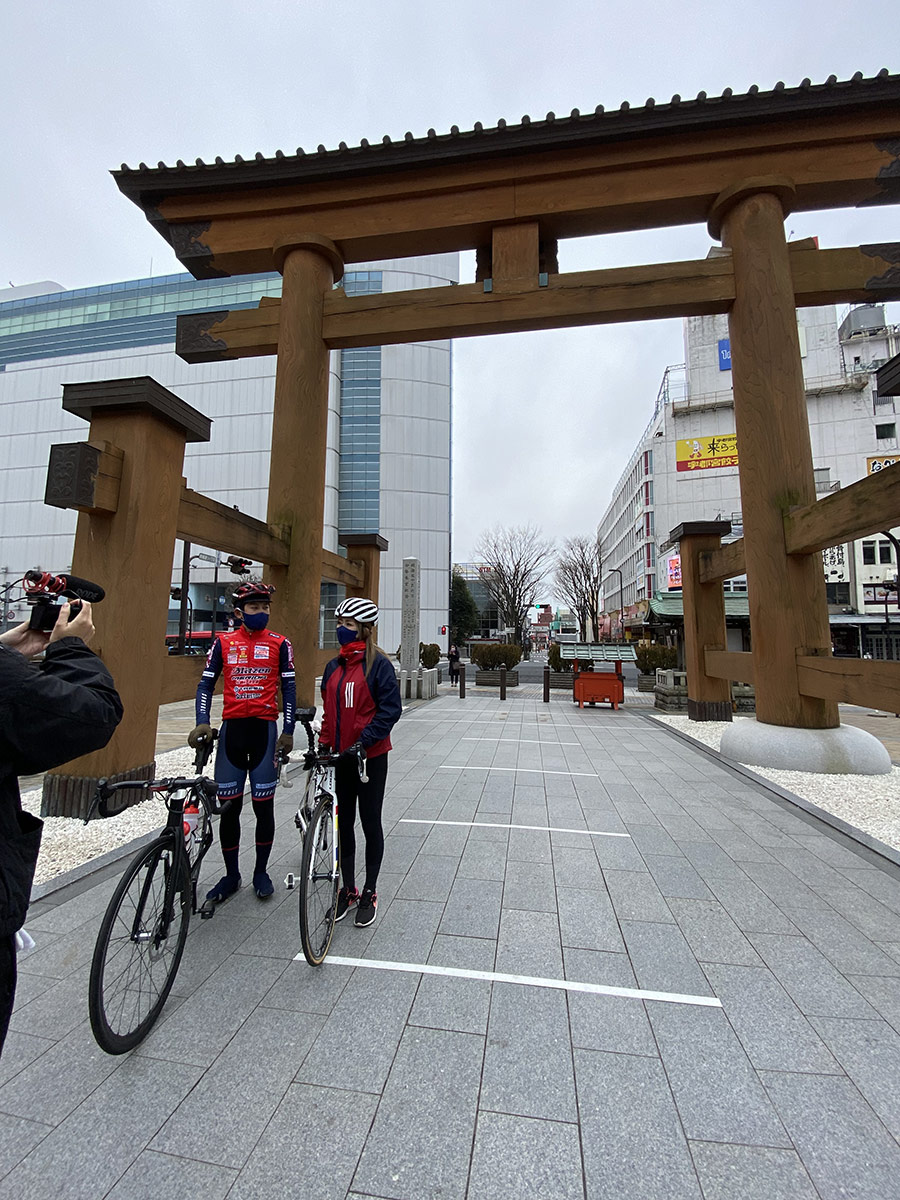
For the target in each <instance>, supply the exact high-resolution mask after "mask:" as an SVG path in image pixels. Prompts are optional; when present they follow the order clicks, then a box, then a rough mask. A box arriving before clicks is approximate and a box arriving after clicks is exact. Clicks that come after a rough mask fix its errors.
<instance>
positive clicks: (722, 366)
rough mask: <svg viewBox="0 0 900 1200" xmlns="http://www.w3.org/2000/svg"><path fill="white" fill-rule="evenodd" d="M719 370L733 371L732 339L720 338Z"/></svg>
mask: <svg viewBox="0 0 900 1200" xmlns="http://www.w3.org/2000/svg"><path fill="white" fill-rule="evenodd" d="M719 370H720V371H730V370H731V338H719Z"/></svg>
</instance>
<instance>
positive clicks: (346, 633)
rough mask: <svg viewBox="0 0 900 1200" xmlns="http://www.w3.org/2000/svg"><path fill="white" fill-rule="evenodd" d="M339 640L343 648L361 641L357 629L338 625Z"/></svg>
mask: <svg viewBox="0 0 900 1200" xmlns="http://www.w3.org/2000/svg"><path fill="white" fill-rule="evenodd" d="M337 640H338V641H339V642H340V643H341V645H342V646H349V645H350V643H351V642H358V641H359V634H358V633H357V632H356V630H355V629H348V628H347V626H346V625H338V627H337Z"/></svg>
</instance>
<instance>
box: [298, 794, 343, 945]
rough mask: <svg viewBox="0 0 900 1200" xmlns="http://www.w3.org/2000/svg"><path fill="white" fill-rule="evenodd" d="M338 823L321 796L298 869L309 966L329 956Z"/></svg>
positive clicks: (329, 803)
mask: <svg viewBox="0 0 900 1200" xmlns="http://www.w3.org/2000/svg"><path fill="white" fill-rule="evenodd" d="M338 864H339V855H338V831H337V819H336V814H335V811H334V800H333V799H332V797H331V796H327V795H326V796H322V797H321V799H320V800H319V802H318V804H317V805H316V807H315V809H314V810H313V815H312V820H311V821H310V823H309V828H308V829H307V831H306V837H305V838H304V841H303V861H302V865H301V868H300V940H301V942H302V943H303V953H304V955H305V956H306V961H307V962H308V963H309V964H310V966H313V967H318V966H319V965H320V964H321V963H322V962H323V961H324V959H325V955H326V954H327V953H328V947H329V945H330V944H331V935H332V933H333V932H334V918H335V913H336V912H337V897H338V883H339V871H338Z"/></svg>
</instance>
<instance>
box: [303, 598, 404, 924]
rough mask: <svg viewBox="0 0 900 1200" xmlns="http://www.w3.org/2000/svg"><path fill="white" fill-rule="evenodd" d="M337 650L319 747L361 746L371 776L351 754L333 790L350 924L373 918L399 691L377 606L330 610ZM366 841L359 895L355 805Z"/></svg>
mask: <svg viewBox="0 0 900 1200" xmlns="http://www.w3.org/2000/svg"><path fill="white" fill-rule="evenodd" d="M334 615H335V617H336V618H337V623H338V625H337V637H338V641H339V642H340V644H341V651H340V654H338V656H337V658H333V659H332V660H331V662H330V663H329V664H328V666H327V667H326V668H325V670H324V672H323V673H322V704H323V709H324V711H323V716H322V731H321V733H320V734H319V746H320V748H324V749H326V750H333V751H334V752H335V753H338V754H340V753H343V751H345V750H349V749H351V748H352V747H354V746H356V745H357V743H359V744H360V745H362V746H363V747H364V748H365V750H366V754H367V762H366V771H367V773H368V776H369V779H368V782H367V783H363V782H362V781H361V780H360V778H359V769H358V766H357V758H356V755H355V754H354V755H348V756H347V757H346V759H344V761H343V762H339V763H338V764H337V766H336V767H335V787H336V790H337V798H338V809H339V811H340V814H341V816H340V829H341V878H342V879H343V881H344V886H343V887H342V888H341V891H340V894H339V895H338V906H337V918H336V919H337V920H338V921H341V920H343V918H344V917H345V916H346V915H347V912H348V911H349V909H351V908H352V907H353V906H354V905H355V906H356V920H355V924H356V925H360V926H362V925H371V924H372V922H373V921H374V920H375V907H376V900H377V893H376V890H375V888H376V885H377V882H378V871H379V868H380V867H381V860H382V858H383V857H384V831H383V830H382V827H381V807H382V803H383V801H384V787H385V784H386V782H387V759H388V751H389V750H390V748H391V739H390V736H389V735H390V732H391V729H392V728H393V727H394V725H395V724H396V723H397V721H398V719H399V717H400V712H401V707H402V706H401V704H400V688H399V686H398V684H397V676H396V674H395V673H394V668H393V666H392V665H391V663H390V661H389V660H388V659H387V658H386V657H385V655H384V654H382V652H381V651H380V650H379V649H378V647H377V646H376V645H375V624H376V622H377V620H378V607H377V606H376V605H375V604H373V603H372V601H371V600H364V599H362V597H359V596H352V597H350V598H349V599H347V600H344V601H342V602H341V603H340V604H339V605H338V606H337V608H336V609H335V611H334ZM357 804H358V805H359V820H360V824H361V825H362V828H363V833H364V834H365V838H366V878H365V883H364V885H363V890H362V895H360V893H359V892H358V891H357V888H356V836H355V833H354V825H355V824H356V809H357Z"/></svg>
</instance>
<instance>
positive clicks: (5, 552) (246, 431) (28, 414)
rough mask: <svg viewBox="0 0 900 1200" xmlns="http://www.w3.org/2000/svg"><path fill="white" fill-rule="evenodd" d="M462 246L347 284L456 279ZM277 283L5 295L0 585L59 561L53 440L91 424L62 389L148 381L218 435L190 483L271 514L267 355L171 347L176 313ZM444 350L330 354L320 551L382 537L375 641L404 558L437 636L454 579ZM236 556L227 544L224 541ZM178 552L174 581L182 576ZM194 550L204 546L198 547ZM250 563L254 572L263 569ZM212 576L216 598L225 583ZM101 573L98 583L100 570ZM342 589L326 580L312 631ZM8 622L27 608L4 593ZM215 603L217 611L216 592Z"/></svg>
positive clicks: (356, 287)
mask: <svg viewBox="0 0 900 1200" xmlns="http://www.w3.org/2000/svg"><path fill="white" fill-rule="evenodd" d="M458 278H459V276H458V256H457V255H455V254H445V255H432V256H429V257H426V258H420V259H408V260H397V261H392V262H381V263H371V264H358V265H354V267H353V268H352V269H351V270H348V271H347V273H346V275H345V279H344V281H343V286H344V287H345V289H346V291H347V293H348V294H354V293H356V294H358V293H361V292H381V291H399V290H404V291H405V290H409V289H412V288H420V287H435V286H444V285H446V284H448V283H455V282H458ZM280 291H281V279H280V276H278V275H269V274H267V275H255V276H242V277H235V278H232V279H212V280H202V281H198V280H195V279H193V278H192V276H190V275H188V274H179V275H171V276H164V277H156V278H153V279H144V280H134V281H130V282H127V283H120V284H111V285H105V286H101V287H96V288H83V289H79V290H77V291H65V290H63V289H62V288H61V287H60V286H59V285H58V284H52V283H46V284H41V285H31V286H29V287H25V288H14V289H9V290H6V291H0V586H2V585H3V584H5V583H7V582H11V581H12V580H15V579H18V578H20V577H21V576H22V574H23V573H24V571H26V570H29V569H31V568H33V567H35V566H41V567H42V568H43V569H45V570H51V571H65V570H67V569H68V568H69V565H70V563H71V559H72V546H73V538H74V531H75V521H76V517H77V514H76V513H75V512H72V511H68V510H61V509H57V508H52V507H48V506H47V505H45V504H44V503H43V498H44V487H45V482H46V471H47V461H48V456H49V448H50V445H51V444H52V443H57V442H67V441H81V440H83V439H84V438H85V436H86V432H87V426H86V425H85V423H84V422H83V421H81V420H79V419H78V418H77V417H74V416H72V415H70V414H68V413H65V412H63V409H62V404H61V401H62V387H63V384H65V383H83V382H90V381H97V380H104V379H117V378H133V377H140V376H151V377H152V378H154V379H156V380H157V381H158V382H159V383H161V384H162V385H163V386H164V387H167V388H170V389H171V390H172V391H173V392H174V393H175V394H176V395H178V396H179V397H180V398H181V399H183V400H184V401H185V402H186V403H188V404H190V405H192V406H193V407H195V408H197V409H199V411H201V412H202V413H204V414H206V415H207V416H209V417H211V418H212V433H211V440H210V442H209V443H206V444H191V445H188V447H187V450H186V454H185V475H186V477H187V481H188V486H189V487H191V488H193V489H195V490H196V491H198V492H202V493H204V494H206V495H208V496H211V497H213V498H215V499H216V500H219V501H221V502H222V503H224V504H228V505H235V506H236V507H238V508H239V509H240V510H241V511H242V512H245V513H248V514H250V515H251V516H255V517H260V518H263V519H264V518H265V516H266V490H267V481H268V471H269V455H270V443H271V436H272V407H273V397H274V383H275V359H274V357H260V358H247V359H239V360H232V361H227V362H221V363H209V364H201V365H193V366H192V365H188V364H187V363H185V362H183V361H182V360H181V359H179V358H178V357H177V356H176V355H175V352H174V341H175V320H176V317H177V316H178V315H179V314H180V313H187V312H202V311H208V310H219V309H226V308H249V307H255V306H256V305H257V304H258V302H259V300H260V298H261V297H262V296H277V295H280ZM450 358H451V347H450V342H449V341H441V342H420V343H414V344H411V345H405V346H386V347H383V348H382V347H372V348H365V349H350V350H342V351H334V352H332V355H331V380H330V389H329V422H328V459H327V468H326V496H325V528H324V533H323V545H324V547H325V548H326V549H328V550H332V551H335V552H338V553H345V551H344V550H342V548H341V546H340V539H341V537H342V536H343V535H346V534H361V533H362V534H371V533H379V534H381V535H382V536H383V537H384V538H386V539H387V541H388V543H389V548H388V550H387V551H386V552H385V553H384V554H383V555H382V563H381V585H380V596H379V597H377V600H378V603H379V605H380V608H381V611H382V617H381V621H380V624H379V631H378V635H379V641H380V643H381V644H382V645H383V646H384V647H385V648H386V649H387V650H388V651H389V652H392V651H393V650H395V649H396V647H397V645H398V644H399V641H400V607H401V577H402V562H403V559H404V558H409V557H415V558H418V559H419V561H420V563H421V629H422V636H423V638H424V640H426V641H432V640H435V637H436V635H437V633H438V631H439V629H440V627H441V626H442V625H445V624H446V622H447V619H448V616H447V613H448V596H449V586H450V574H449V572H450V444H451V443H450V435H451V364H450ZM221 549H222V551H223V553H226V554H227V553H229V551H228V549H227V547H222V548H221ZM180 550H181V548H180V546H179V547H178V548H177V552H176V563H177V564H179V565H177V566H176V567H175V568H174V570H173V583H180V562H181V553H180ZM192 550H197V551H202V550H203V548H202V547H192ZM259 569H260V567H259V564H256V570H257V571H259ZM223 573H224V574H226V575H227V572H225V571H224V569H223V570H222V571H220V576H219V579H220V588H219V591H220V593H221V592H222V587H221V584H222V577H223ZM212 581H213V568H212V567H211V566H210V565H209V563H208V562H206V561H204V560H200V561H198V562H195V563H194V565H193V568H192V572H191V586H190V595H191V599H192V605H193V613H194V625H195V628H202V627H203V626H204V621H205V627H206V628H209V621H210V618H211V615H212V612H211V610H212V606H213V595H212V592H213V587H212ZM97 582H99V583H101V584H102V582H103V581H102V580H98V581H97ZM340 595H342V593H341V592H340V591H339V590H338V589H336V588H335V587H334V586H333V585H328V586H323V596H322V615H321V628H320V637H321V638H324V643H325V644H331V637H332V634H333V630H332V626H333V621H332V620H331V612H330V609H331V608H332V607H333V603H334V602H335V601H336V599H337V598H339V596H340ZM8 600H9V602H8V603H7V604H6V605H5V606H4V613H3V615H4V618H5V619H6V620H7V621H10V620H15V619H19V618H20V617H21V616H23V615H24V611H25V610H24V606H23V604H22V602H21V590H20V589H18V588H15V589H13V590H12V591H11V592H10V593H9V597H8ZM216 607H217V608H218V610H219V611H220V612H221V611H222V603H221V600H219V601H218V602H217V604H216Z"/></svg>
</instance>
